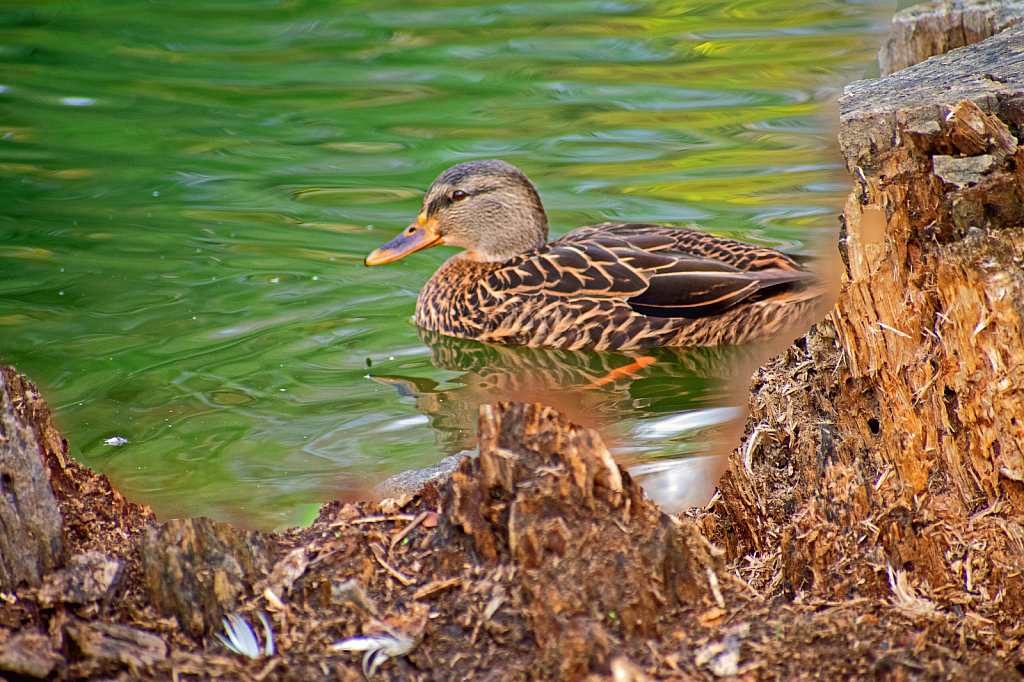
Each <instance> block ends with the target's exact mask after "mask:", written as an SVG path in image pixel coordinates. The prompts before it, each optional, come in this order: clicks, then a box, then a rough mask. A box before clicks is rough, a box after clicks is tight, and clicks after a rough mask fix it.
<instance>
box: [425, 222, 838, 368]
mask: <svg viewBox="0 0 1024 682" xmlns="http://www.w3.org/2000/svg"><path fill="white" fill-rule="evenodd" d="M814 285H815V278H814V275H813V274H812V273H810V272H808V271H806V270H805V269H804V268H803V267H801V266H800V265H798V264H797V263H796V262H795V261H794V260H793V259H791V258H789V257H788V256H786V255H785V254H783V253H781V252H778V251H775V250H772V249H765V248H761V247H756V246H752V245H749V244H744V243H742V242H737V241H734V240H730V239H724V238H721V237H714V236H712V235H708V234H706V233H703V232H699V231H697V230H693V229H689V228H682V227H671V226H665V225H654V224H646V223H625V224H623V223H604V224H602V225H594V226H589V227H583V228H580V229H578V230H575V231H573V232H570V233H569V234H567V235H565V236H563V237H561V238H559V239H557V240H555V241H553V242H550V243H549V244H546V245H544V246H542V247H540V248H538V249H535V250H533V251H530V252H527V253H524V254H521V255H519V256H516V257H514V258H512V259H510V260H509V261H506V262H503V263H481V262H477V261H472V260H469V259H466V258H463V257H460V256H455V257H453V258H451V259H449V260H448V262H446V263H445V264H444V265H443V266H441V268H440V269H439V270H438V271H437V273H436V274H435V275H434V276H433V277H432V278H431V279H430V281H429V282H428V283H427V285H426V286H425V287H424V289H423V292H422V293H421V294H420V298H419V301H418V303H417V306H416V321H417V323H418V324H419V325H420V326H422V327H424V328H425V329H428V330H432V331H438V332H441V333H443V334H449V335H452V336H459V337H463V338H472V339H478V340H481V341H491V342H496V343H503V344H507V345H526V346H544V347H549V348H567V349H573V350H583V349H593V350H611V349H631V348H649V347H652V346H662V345H723V344H739V343H748V342H751V341H760V340H766V339H767V338H770V337H772V336H775V335H776V334H778V333H779V332H780V331H783V330H785V329H787V328H789V327H791V326H793V325H795V324H797V323H798V322H799V321H800V320H801V319H802V318H803V317H805V316H806V315H807V314H808V312H809V311H810V310H812V309H813V307H814V305H815V303H816V301H817V299H818V297H819V295H820V292H819V291H818V290H817V287H816V286H814ZM759 292H766V293H764V294H762V295H760V296H759V295H758V294H759ZM470 300H472V301H473V303H474V304H473V305H470Z"/></svg>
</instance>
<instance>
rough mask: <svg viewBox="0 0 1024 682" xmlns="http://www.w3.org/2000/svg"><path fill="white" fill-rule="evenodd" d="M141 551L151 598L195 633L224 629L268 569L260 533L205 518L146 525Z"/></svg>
mask: <svg viewBox="0 0 1024 682" xmlns="http://www.w3.org/2000/svg"><path fill="white" fill-rule="evenodd" d="M141 550H142V569H143V572H144V579H145V583H146V588H147V591H148V593H149V598H150V599H151V600H152V602H153V604H154V605H156V607H157V608H158V609H160V610H161V611H162V612H163V613H165V614H167V615H174V616H177V618H178V621H179V622H180V623H181V626H182V628H184V629H185V631H186V632H188V633H190V634H191V635H193V636H200V635H203V634H210V633H212V632H213V631H215V630H217V629H219V628H221V621H222V619H223V618H224V616H225V614H227V613H228V612H230V611H232V610H233V609H234V608H235V604H236V603H237V602H238V600H239V599H241V598H244V597H246V596H249V595H250V594H251V592H252V590H253V586H254V585H255V583H256V581H257V580H259V579H260V578H262V577H265V576H266V575H267V573H268V571H269V561H270V558H269V556H268V554H267V548H266V545H265V544H264V542H263V540H262V538H261V537H260V534H259V533H255V532H252V531H242V530H239V529H237V528H234V527H233V526H231V525H229V524H226V523H220V522H217V521H213V520H212V519H208V518H205V517H201V518H198V519H178V520H174V521H171V522H169V523H166V524H164V525H162V526H159V527H150V528H148V529H146V534H145V537H144V539H143V541H142V547H141Z"/></svg>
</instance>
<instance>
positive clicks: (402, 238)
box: [364, 222, 441, 265]
mask: <svg viewBox="0 0 1024 682" xmlns="http://www.w3.org/2000/svg"><path fill="white" fill-rule="evenodd" d="M430 227H431V225H430V223H426V224H422V225H421V224H419V223H418V222H416V223H413V224H412V225H410V226H409V227H408V228H407V229H406V230H404V231H403V232H402V234H400V235H398V236H397V237H395V238H394V239H392V240H391V241H389V242H388V243H387V244H385V245H384V246H382V247H380V248H379V249H377V250H376V251H374V252H373V253H371V254H370V255H369V256H367V257H366V260H365V261H364V262H365V263H366V264H367V265H380V264H381V263H390V262H391V261H393V260H398V259H399V258H401V257H402V256H408V255H409V254H410V253H414V252H416V251H422V250H423V249H429V248H430V247H431V246H437V245H438V244H440V243H441V235H439V234H435V233H434V232H433V231H432V230H431V229H430Z"/></svg>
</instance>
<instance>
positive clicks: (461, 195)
mask: <svg viewBox="0 0 1024 682" xmlns="http://www.w3.org/2000/svg"><path fill="white" fill-rule="evenodd" d="M467 196H469V195H468V194H466V193H465V192H463V191H462V190H461V189H457V190H455V191H454V192H452V200H454V201H462V200H463V199H465V198H466V197H467Z"/></svg>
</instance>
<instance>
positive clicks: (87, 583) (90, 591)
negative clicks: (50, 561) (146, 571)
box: [37, 552, 124, 608]
mask: <svg viewBox="0 0 1024 682" xmlns="http://www.w3.org/2000/svg"><path fill="white" fill-rule="evenodd" d="M123 578H124V572H123V571H122V564H121V562H120V561H118V560H117V559H114V558H113V557H109V556H107V555H105V554H103V553H102V552H84V553H82V554H76V555H75V556H73V557H71V560H70V561H69V562H68V565H67V567H66V568H62V569H60V570H59V571H57V572H55V573H52V574H50V575H49V576H47V577H46V580H45V581H44V582H43V585H42V587H40V588H39V593H38V596H37V599H38V600H39V605H40V606H42V607H44V608H51V607H52V606H53V605H55V604H58V603H62V604H91V603H92V602H98V601H109V600H110V598H111V597H112V596H113V594H114V593H115V592H116V591H117V588H118V585H119V583H120V581H121V580H122V579H123Z"/></svg>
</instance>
